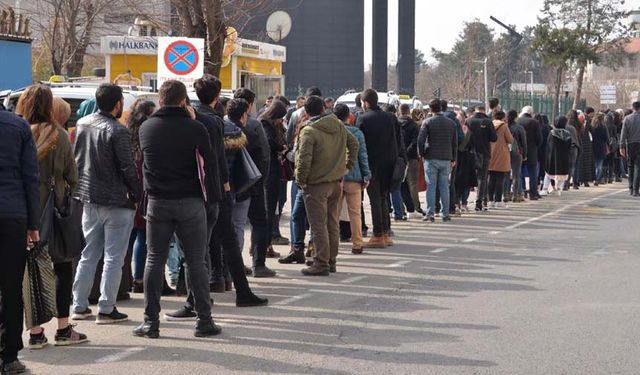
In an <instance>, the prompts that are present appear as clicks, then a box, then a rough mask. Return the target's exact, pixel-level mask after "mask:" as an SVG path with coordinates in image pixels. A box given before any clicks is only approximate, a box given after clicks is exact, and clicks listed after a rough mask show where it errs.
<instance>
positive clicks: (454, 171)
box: [436, 100, 464, 213]
mask: <svg viewBox="0 0 640 375" xmlns="http://www.w3.org/2000/svg"><path fill="white" fill-rule="evenodd" d="M441 102H442V114H443V115H444V117H446V118H448V119H450V120H451V121H453V122H454V123H455V124H456V135H457V137H458V146H460V144H461V143H462V141H463V140H464V131H463V130H462V124H460V120H458V116H456V113H455V112H454V111H449V102H447V101H446V100H441ZM456 155H457V154H456ZM457 175H458V163H456V165H455V166H454V167H453V168H451V178H450V179H449V212H454V213H455V212H456V201H457V196H458V193H457V191H456V177H457ZM439 200H440V199H439V194H436V202H438V201H439ZM436 208H437V207H436Z"/></svg>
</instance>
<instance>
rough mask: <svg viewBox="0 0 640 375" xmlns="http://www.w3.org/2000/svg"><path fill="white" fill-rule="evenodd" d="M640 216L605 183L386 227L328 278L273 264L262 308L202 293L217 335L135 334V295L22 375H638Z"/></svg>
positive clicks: (168, 306)
mask: <svg viewBox="0 0 640 375" xmlns="http://www.w3.org/2000/svg"><path fill="white" fill-rule="evenodd" d="M283 222H284V220H283ZM639 222H640V199H638V198H632V197H630V196H629V194H628V193H627V191H626V189H624V186H623V184H615V185H608V186H606V187H599V188H590V189H581V190H580V191H571V192H569V193H565V194H563V195H562V197H557V196H556V197H548V198H546V199H544V200H542V201H540V202H537V203H524V204H517V205H515V204H514V205H512V206H511V207H510V208H508V209H503V210H495V211H492V212H489V213H480V214H475V213H473V214H469V215H467V216H464V217H462V218H454V221H453V222H452V223H447V224H443V223H441V222H436V223H435V224H426V223H422V222H421V221H419V220H414V221H409V222H403V223H400V224H398V223H393V229H394V231H395V234H396V237H395V241H396V246H394V247H391V248H387V249H385V250H369V251H367V252H366V253H365V254H363V255H361V256H354V255H351V253H350V251H349V250H350V247H349V245H348V244H343V245H341V253H340V257H339V260H338V273H337V274H334V275H332V276H330V277H327V278H304V277H303V276H302V275H301V274H300V272H299V270H300V266H284V265H279V264H277V262H276V261H275V260H270V261H269V262H270V263H269V266H273V268H275V269H276V270H277V271H278V272H279V276H278V277H277V278H275V279H261V280H256V279H251V280H250V281H251V283H252V285H253V287H254V289H255V290H256V292H257V293H258V294H260V295H264V296H267V297H269V299H270V300H271V305H270V306H268V307H264V308H254V309H239V308H236V307H235V306H234V304H233V302H234V297H235V295H234V294H233V293H226V294H223V295H213V297H214V298H215V307H214V316H215V319H216V321H217V322H218V323H219V324H220V325H221V326H222V328H223V333H222V335H220V336H219V337H217V338H214V339H196V338H194V337H193V335H192V327H193V323H191V322H184V323H182V322H181V323H170V322H164V321H163V322H161V338H160V339H158V340H149V339H141V338H135V337H132V335H131V329H132V328H134V327H135V325H136V324H138V323H139V322H140V320H141V319H142V304H143V303H142V296H141V295H139V294H134V295H133V296H134V298H133V299H132V300H131V301H127V302H124V303H122V304H120V305H119V306H118V308H119V309H120V310H122V311H124V312H126V313H128V314H130V316H131V318H132V319H133V321H130V322H127V323H124V324H121V325H114V326H96V325H95V324H94V323H92V322H79V324H78V327H77V329H78V330H79V331H81V332H84V333H87V334H88V335H89V338H90V339H91V342H90V343H88V344H85V345H83V346H77V347H68V348H56V347H53V346H50V347H48V348H46V349H44V350H40V351H29V350H26V349H25V350H24V351H23V352H22V354H21V358H22V359H24V361H25V362H26V364H27V365H28V366H29V368H30V369H31V371H32V373H33V374H154V373H162V374H227V373H228V374H249V373H263V374H266V373H283V374H330V375H342V374H369V375H372V374H637V373H639V372H640V355H638V354H639V353H640V339H639V337H640V323H639V322H640V320H639V319H638V316H639V315H640V297H639V295H638V294H639V293H638V289H639V287H640V277H639V276H638V274H639V272H640V248H639V246H638V242H639V241H640V225H639ZM283 228H284V226H283ZM278 250H279V251H281V252H285V251H286V250H287V249H286V247H280V248H279V249H278ZM180 306H181V299H180V298H165V299H164V300H163V308H164V309H165V310H173V309H176V308H178V307H180ZM54 329H55V328H54V327H53V326H52V325H51V324H49V325H47V334H48V336H49V339H50V340H53V334H54ZM25 338H26V336H25Z"/></svg>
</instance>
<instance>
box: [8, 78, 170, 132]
mask: <svg viewBox="0 0 640 375" xmlns="http://www.w3.org/2000/svg"><path fill="white" fill-rule="evenodd" d="M46 84H47V85H49V86H50V87H51V92H52V93H53V95H54V96H57V97H59V98H62V99H64V100H65V101H66V102H67V103H69V105H70V106H71V118H70V119H69V122H68V127H69V128H73V127H75V126H76V121H78V118H77V115H76V111H77V110H78V108H79V107H80V104H82V102H83V101H85V100H87V99H91V98H94V97H95V94H96V89H97V88H98V86H99V83H46ZM24 90H25V89H20V90H14V91H11V92H10V93H8V94H6V96H5V97H4V101H3V105H4V106H5V108H7V109H8V110H10V111H13V110H15V107H16V104H18V99H19V98H20V95H22V92H23V91H24ZM123 96H124V113H123V115H122V118H121V121H125V120H126V118H127V115H128V110H129V108H130V107H131V105H132V104H133V103H134V102H135V101H136V100H137V99H140V98H142V99H145V100H151V101H153V102H155V103H157V102H158V94H157V93H154V92H149V91H138V90H137V89H133V88H130V87H124V92H123Z"/></svg>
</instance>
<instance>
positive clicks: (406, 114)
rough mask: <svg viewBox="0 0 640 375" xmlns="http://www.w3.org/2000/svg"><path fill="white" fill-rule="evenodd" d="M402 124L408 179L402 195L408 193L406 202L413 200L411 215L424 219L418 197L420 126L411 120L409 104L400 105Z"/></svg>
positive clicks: (404, 184)
mask: <svg viewBox="0 0 640 375" xmlns="http://www.w3.org/2000/svg"><path fill="white" fill-rule="evenodd" d="M398 122H399V123H400V130H401V131H402V138H403V139H404V146H405V148H406V150H407V159H408V163H407V178H406V179H405V181H404V182H403V183H402V193H403V198H405V197H404V195H406V193H407V192H408V193H409V194H408V197H406V198H405V201H407V200H411V202H410V203H412V204H406V206H407V207H408V208H411V206H413V211H412V210H409V209H407V210H408V211H409V214H410V215H411V214H412V213H413V214H414V215H415V214H417V215H419V216H417V217H422V215H423V214H424V211H422V208H420V198H419V196H418V180H419V178H420V161H419V160H418V159H419V157H418V133H419V129H418V125H417V124H416V122H415V121H413V118H411V106H409V104H401V105H400V116H399V117H398Z"/></svg>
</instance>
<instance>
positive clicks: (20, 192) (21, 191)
mask: <svg viewBox="0 0 640 375" xmlns="http://www.w3.org/2000/svg"><path fill="white" fill-rule="evenodd" d="M0 166H1V167H0V258H1V259H2V261H1V262H0V275H2V278H3V281H2V282H1V283H0V306H2V314H0V327H2V334H1V335H0V359H1V360H2V362H1V364H0V370H1V371H2V373H3V374H4V373H5V372H6V373H18V372H22V371H24V370H25V366H24V364H22V362H20V361H19V360H18V352H19V351H20V350H22V348H23V347H24V346H23V343H22V329H23V324H24V322H23V319H24V311H23V304H22V280H23V277H24V270H25V264H26V259H27V252H26V251H25V249H26V248H27V246H29V247H33V245H34V244H35V243H36V242H38V241H39V240H40V234H39V232H38V227H39V225H40V176H39V174H38V164H37V161H36V145H35V142H34V141H33V135H32V133H31V129H30V128H29V124H28V123H27V122H26V121H25V120H23V119H21V118H20V117H18V116H16V115H14V114H13V113H10V112H7V111H5V110H0Z"/></svg>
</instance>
